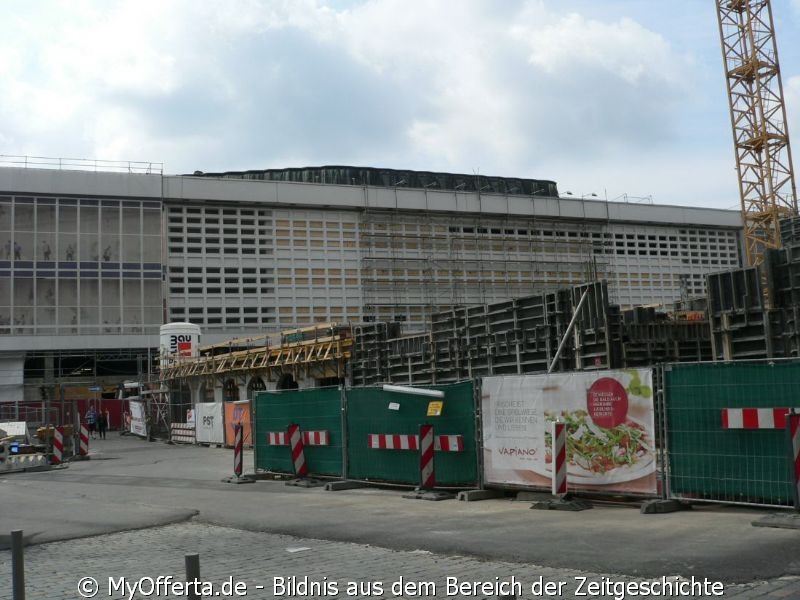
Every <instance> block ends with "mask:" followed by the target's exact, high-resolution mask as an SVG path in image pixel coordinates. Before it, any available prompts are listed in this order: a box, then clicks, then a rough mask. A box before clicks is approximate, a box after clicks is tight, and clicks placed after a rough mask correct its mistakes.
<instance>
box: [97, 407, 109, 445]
mask: <svg viewBox="0 0 800 600" xmlns="http://www.w3.org/2000/svg"><path fill="white" fill-rule="evenodd" d="M106 429H108V411H107V410H106V411H102V410H101V411H100V412H99V413H98V415H97V434H98V436H99V437H100V439H101V440H104V439H106Z"/></svg>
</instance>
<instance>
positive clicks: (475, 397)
mask: <svg viewBox="0 0 800 600" xmlns="http://www.w3.org/2000/svg"><path fill="white" fill-rule="evenodd" d="M482 397H483V378H482V377H476V378H475V379H473V380H472V402H473V405H474V411H475V413H474V416H475V419H474V421H475V464H476V465H477V467H478V481H477V483H478V489H480V490H482V489H483V488H484V485H486V482H485V481H484V479H483V452H482V448H483V403H482V402H481V398H482Z"/></svg>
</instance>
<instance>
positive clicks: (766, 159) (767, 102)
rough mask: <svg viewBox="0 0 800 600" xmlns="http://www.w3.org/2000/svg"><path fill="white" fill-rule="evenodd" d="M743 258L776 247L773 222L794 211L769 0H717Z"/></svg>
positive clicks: (760, 256) (754, 258) (756, 258)
mask: <svg viewBox="0 0 800 600" xmlns="http://www.w3.org/2000/svg"><path fill="white" fill-rule="evenodd" d="M717 16H718V18H719V32H720V39H721V41H722V55H723V61H724V65H725V76H726V81H727V85H728V101H729V104H730V113H731V125H732V127H733V143H734V147H735V149H736V168H737V170H738V174H739V194H740V197H741V201H742V221H743V225H744V244H745V256H746V259H747V263H748V265H751V266H753V265H758V264H760V263H761V262H762V261H763V260H764V256H765V253H766V251H767V250H768V249H770V248H779V247H780V245H781V237H780V226H779V220H780V219H782V218H784V217H789V216H794V215H796V214H797V189H796V187H795V180H794V172H793V170H792V152H791V147H790V145H789V130H788V125H787V122H786V106H785V104H784V101H783V83H782V81H781V72H780V67H779V64H778V50H777V46H776V44H775V27H774V24H773V20H772V7H771V6H770V2H769V0H717Z"/></svg>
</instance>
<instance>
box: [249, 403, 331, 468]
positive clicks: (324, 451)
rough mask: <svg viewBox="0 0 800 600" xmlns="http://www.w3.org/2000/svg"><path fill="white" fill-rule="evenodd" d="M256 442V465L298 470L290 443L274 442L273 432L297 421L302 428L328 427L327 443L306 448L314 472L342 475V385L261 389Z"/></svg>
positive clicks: (256, 407)
mask: <svg viewBox="0 0 800 600" xmlns="http://www.w3.org/2000/svg"><path fill="white" fill-rule="evenodd" d="M254 402H255V403H254V408H253V411H254V414H253V443H254V446H255V456H256V469H260V470H263V471H272V472H276V473H294V464H293V462H292V452H291V448H290V446H270V445H269V444H268V441H267V434H268V433H269V432H278V431H282V432H285V431H286V429H287V428H288V426H289V425H291V424H293V423H296V424H298V425H299V426H300V429H301V431H327V432H328V436H329V440H328V445H327V446H308V445H306V446H305V448H304V454H305V459H306V464H307V465H308V470H309V472H310V474H315V475H333V476H337V477H341V476H342V445H343V438H342V400H341V391H340V390H339V388H317V389H309V390H289V391H282V392H260V393H259V394H257V395H256V398H255V401H254Z"/></svg>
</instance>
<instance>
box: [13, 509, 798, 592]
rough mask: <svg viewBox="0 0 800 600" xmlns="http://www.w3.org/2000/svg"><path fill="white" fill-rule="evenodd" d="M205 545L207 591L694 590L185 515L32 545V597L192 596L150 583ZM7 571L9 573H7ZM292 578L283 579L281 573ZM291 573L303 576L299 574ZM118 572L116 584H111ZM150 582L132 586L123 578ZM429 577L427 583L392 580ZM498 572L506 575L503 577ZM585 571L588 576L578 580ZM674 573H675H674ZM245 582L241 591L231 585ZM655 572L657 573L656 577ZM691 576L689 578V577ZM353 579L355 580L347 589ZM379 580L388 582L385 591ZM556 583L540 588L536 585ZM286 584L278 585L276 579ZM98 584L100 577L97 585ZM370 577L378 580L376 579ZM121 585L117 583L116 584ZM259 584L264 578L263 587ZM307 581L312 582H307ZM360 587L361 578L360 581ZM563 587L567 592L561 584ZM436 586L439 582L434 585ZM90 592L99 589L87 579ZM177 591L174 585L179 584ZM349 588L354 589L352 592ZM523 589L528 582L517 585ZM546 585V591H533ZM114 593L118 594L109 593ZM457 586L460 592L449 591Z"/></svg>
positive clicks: (769, 585) (793, 587)
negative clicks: (251, 528)
mask: <svg viewBox="0 0 800 600" xmlns="http://www.w3.org/2000/svg"><path fill="white" fill-rule="evenodd" d="M195 552H196V553H199V555H200V571H201V577H200V580H201V581H208V582H210V583H211V584H213V589H208V590H206V591H209V592H210V595H205V596H203V597H246V598H281V597H282V598H287V597H292V598H346V597H357V598H366V597H371V598H421V597H435V598H448V597H449V598H492V599H493V598H496V597H497V596H498V593H497V592H500V593H503V592H508V591H512V590H511V589H501V588H492V587H490V588H489V589H484V590H482V589H480V587H477V588H475V587H469V589H465V588H460V589H458V588H454V587H453V586H452V585H451V587H450V589H448V587H447V585H446V584H447V581H446V578H447V577H454V578H457V579H458V583H459V584H461V585H464V584H467V585H468V586H471V585H472V584H470V583H468V582H476V581H477V582H481V583H484V582H486V583H488V584H489V585H490V586H492V585H495V584H496V583H497V582H509V581H510V580H511V579H510V578H511V577H512V576H513V577H514V578H515V579H516V581H517V582H519V584H520V589H521V594H520V595H519V596H518V597H520V598H537V597H539V598H687V597H713V596H701V595H697V594H695V595H694V596H689V595H687V594H684V595H680V594H677V595H652V594H651V595H638V596H637V595H633V594H625V593H618V592H617V590H615V589H614V588H613V587H611V586H613V585H617V586H620V585H623V584H625V583H633V584H641V583H642V582H643V581H647V580H637V579H633V578H630V577H621V576H615V575H613V574H607V575H606V576H605V577H607V580H606V581H607V582H608V587H606V588H605V589H596V590H594V593H593V590H592V589H591V588H590V587H589V586H590V582H594V583H595V585H596V584H597V583H598V582H601V581H603V580H602V578H601V577H602V576H600V575H598V574H592V573H582V572H579V571H572V570H565V569H553V568H542V567H537V566H535V565H529V564H520V563H512V562H503V561H482V560H478V559H474V558H466V557H461V556H442V555H437V554H432V553H430V552H427V551H393V550H387V549H383V548H378V547H374V546H368V545H360V544H348V543H342V542H329V541H320V540H312V539H302V538H294V537H289V536H283V535H275V534H268V533H256V532H247V531H241V530H237V529H231V528H226V527H218V526H214V525H207V524H201V523H193V522H188V523H181V524H177V525H169V526H165V527H157V528H152V529H146V530H140V531H133V532H123V533H115V534H109V535H100V536H96V537H91V538H84V539H80V540H73V541H66V542H52V543H48V544H42V545H38V546H32V547H28V548H26V553H25V566H26V580H27V581H26V590H27V595H26V598H27V600H74V599H76V598H81V597H82V596H81V595H80V594H79V590H78V585H79V581H80V580H81V579H82V578H85V577H91V578H93V579H94V580H96V581H97V582H98V584H99V591H98V593H97V594H96V596H94V597H95V598H137V599H138V598H183V597H185V593H184V594H182V595H180V594H171V593H169V591H170V589H168V588H167V587H164V586H162V587H161V588H156V591H154V592H152V593H151V592H150V586H151V585H152V584H151V582H150V580H149V579H143V578H153V579H154V580H155V579H156V578H158V577H159V576H167V575H172V576H173V577H174V578H175V579H176V580H177V581H183V580H185V570H184V555H185V554H186V553H195ZM10 560H11V559H10V553H9V552H8V551H3V552H0V581H2V582H5V581H9V580H10V571H11V564H10ZM7 575H8V576H9V577H8V579H6V577H7ZM276 577H277V578H284V579H282V580H281V579H279V580H277V581H276V580H275V579H274V578H276ZM291 577H295V578H297V579H295V580H291V579H290V578H291ZM109 578H113V579H112V589H111V590H110V589H109ZM122 578H125V581H126V582H127V583H128V584H129V585H133V584H135V583H137V582H139V581H140V580H141V581H142V584H143V587H142V588H141V591H140V592H138V593H134V594H133V595H131V594H130V593H129V592H127V591H125V586H124V582H123V581H122ZM400 578H402V579H403V581H404V583H405V584H406V585H408V584H419V583H420V582H424V583H425V584H426V585H427V586H428V587H427V588H418V589H417V590H416V591H414V590H412V589H411V588H398V587H395V588H394V589H393V588H392V584H393V583H395V584H396V583H397V582H399V581H400ZM495 578H499V579H495ZM584 578H586V583H584V584H583V587H582V588H580V589H579V585H581V583H582V582H583V581H584ZM669 580H670V581H672V582H674V581H675V579H674V578H670V579H669ZM228 581H230V584H229V587H231V588H232V587H233V585H235V584H237V583H238V588H237V589H238V595H237V594H235V593H230V594H228V595H226V592H228V590H227V589H226V588H223V587H222V585H223V583H225V582H228ZM650 581H652V580H650ZM684 581H685V580H684ZM349 582H352V584H351V585H352V586H355V587H350V588H349V589H348V584H349ZM376 582H381V586H380V587H381V588H382V589H381V590H379V589H378V585H377V583H376ZM538 582H541V584H542V585H549V586H550V588H551V590H552V593H550V594H548V593H547V589H546V588H545V589H544V590H541V591H542V592H543V593H540V594H535V593H533V592H532V590H531V585H532V584H534V583H538ZM276 584H277V585H276ZM84 585H91V581H90V582H89V583H88V584H86V583H85V584H84ZM370 585H371V588H370V587H369V586H370ZM113 586H116V587H113ZM258 586H261V588H260V589H259V587H258ZM304 586H308V588H305V587H304ZM359 586H360V587H359ZM559 587H560V593H559V592H558V589H559ZM434 588H435V590H434ZM84 589H85V593H86V592H91V591H92V588H91V587H89V588H84ZM172 591H175V588H172ZM348 591H349V592H350V593H348ZM514 591H519V590H514ZM534 591H539V590H534ZM723 591H724V596H722V597H724V598H740V599H747V600H751V599H752V600H755V599H762V598H800V578H797V577H789V578H781V579H777V580H774V581H769V582H760V583H751V584H739V585H732V584H726V585H724V586H723ZM109 592H110V593H109ZM448 592H451V593H450V594H448ZM0 600H11V590H10V589H9V585H7V584H2V586H0Z"/></svg>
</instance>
